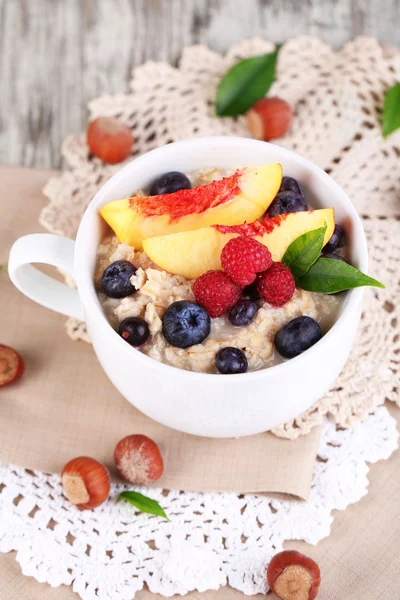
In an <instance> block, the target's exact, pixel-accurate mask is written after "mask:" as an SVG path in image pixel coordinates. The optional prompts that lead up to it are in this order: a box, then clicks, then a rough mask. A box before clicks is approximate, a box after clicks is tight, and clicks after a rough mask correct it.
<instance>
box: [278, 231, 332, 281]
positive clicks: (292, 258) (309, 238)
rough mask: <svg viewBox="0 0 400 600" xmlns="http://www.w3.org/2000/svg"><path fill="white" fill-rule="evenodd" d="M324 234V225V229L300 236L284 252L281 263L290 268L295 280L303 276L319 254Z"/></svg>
mask: <svg viewBox="0 0 400 600" xmlns="http://www.w3.org/2000/svg"><path fill="white" fill-rule="evenodd" d="M325 233H326V223H325V225H324V227H320V228H319V229H314V230H313V231H308V232H307V233H303V235H300V236H299V237H298V238H297V239H295V240H294V242H292V243H291V244H290V246H289V247H288V249H287V250H286V252H285V254H284V256H283V258H282V262H283V264H284V265H286V266H287V267H289V268H290V270H291V271H292V275H293V277H294V278H295V279H298V278H299V277H301V276H302V275H305V274H306V273H307V271H308V270H309V268H310V267H311V266H312V265H313V264H314V263H315V261H316V260H317V258H318V257H319V255H320V254H321V248H322V247H323V245H324V238H325Z"/></svg>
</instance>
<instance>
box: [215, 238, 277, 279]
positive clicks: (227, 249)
mask: <svg viewBox="0 0 400 600" xmlns="http://www.w3.org/2000/svg"><path fill="white" fill-rule="evenodd" d="M221 264H222V267H223V269H224V270H225V271H226V273H227V274H228V275H229V277H230V278H231V279H232V281H234V282H235V283H237V285H240V287H242V288H244V287H246V286H247V285H250V283H253V281H255V278H256V275H257V273H261V272H262V271H265V270H266V269H268V268H269V267H270V266H271V264H272V258H271V253H270V251H269V250H268V248H267V247H266V246H264V245H263V244H260V242H258V241H257V240H255V239H253V238H250V237H245V236H240V237H237V238H233V239H232V240H229V242H228V243H227V244H226V246H224V248H223V250H222V253H221Z"/></svg>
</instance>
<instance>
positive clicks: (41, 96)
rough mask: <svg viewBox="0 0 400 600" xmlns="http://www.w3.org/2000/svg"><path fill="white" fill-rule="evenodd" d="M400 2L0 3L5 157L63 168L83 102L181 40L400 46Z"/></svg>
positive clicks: (174, 56) (117, 85)
mask: <svg viewBox="0 0 400 600" xmlns="http://www.w3.org/2000/svg"><path fill="white" fill-rule="evenodd" d="M399 22H400V0H386V1H385V3H384V10H382V4H381V3H378V2H376V1H375V0H308V1H307V2H306V1H302V0H0V162H2V163H10V164H24V165H28V166H36V167H54V166H58V165H59V160H60V159H59V147H60V144H61V141H62V140H63V138H64V137H65V136H66V135H67V134H69V133H71V132H77V131H79V130H81V129H82V127H84V124H85V121H86V117H87V113H86V103H87V101H88V100H90V99H91V98H93V97H95V96H97V95H99V94H100V93H113V92H117V91H121V90H124V89H126V87H127V83H128V80H129V74H130V72H131V69H132V67H133V66H135V65H138V64H140V63H142V62H143V61H145V60H149V59H153V60H164V61H171V62H173V63H175V62H176V61H177V60H178V58H179V55H180V53H181V50H182V48H183V47H184V46H186V45H189V44H192V43H205V44H208V45H210V47H212V48H214V49H216V50H218V51H225V50H226V49H227V48H228V47H229V46H230V45H231V44H233V43H234V42H236V41H238V40H240V39H243V38H246V37H252V36H254V35H261V36H264V37H266V38H269V39H272V40H274V41H284V40H286V39H288V38H289V37H291V36H294V35H298V34H304V33H309V34H312V35H317V36H320V37H321V38H323V39H324V40H326V41H327V42H329V43H330V44H332V45H333V46H335V47H340V46H341V45H343V43H345V42H346V41H348V40H350V39H352V38H353V37H354V36H356V35H359V34H363V33H364V34H368V35H375V36H376V37H378V39H379V40H380V41H382V42H384V43H387V44H393V45H399V44H400V34H399V33H398V32H399V27H398V25H399Z"/></svg>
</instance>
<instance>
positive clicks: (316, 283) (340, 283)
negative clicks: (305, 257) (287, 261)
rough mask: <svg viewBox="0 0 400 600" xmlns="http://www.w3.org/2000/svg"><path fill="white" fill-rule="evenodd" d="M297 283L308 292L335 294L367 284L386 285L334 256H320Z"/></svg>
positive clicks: (382, 286) (381, 286) (380, 286)
mask: <svg viewBox="0 0 400 600" xmlns="http://www.w3.org/2000/svg"><path fill="white" fill-rule="evenodd" d="M296 284H297V286H298V287H300V288H301V289H303V290H307V291H308V292H320V293H322V294H333V293H334V292H342V291H343V290H349V289H351V288H356V287H362V286H365V285H371V286H374V287H379V288H384V287H385V286H384V285H383V283H380V281H377V280H376V279H373V278H372V277H368V275H364V273H361V271H359V270H358V269H356V267H352V266H351V265H349V264H347V263H346V262H344V261H342V260H336V259H334V258H319V259H318V260H317V261H316V262H315V263H314V264H313V266H312V267H311V268H310V270H309V271H308V272H307V273H306V274H305V275H303V276H302V277H299V278H298V279H296Z"/></svg>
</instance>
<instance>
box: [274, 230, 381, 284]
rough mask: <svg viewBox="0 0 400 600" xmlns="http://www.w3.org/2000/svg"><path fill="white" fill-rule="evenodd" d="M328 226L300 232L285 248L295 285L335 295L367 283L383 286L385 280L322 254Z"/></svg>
mask: <svg viewBox="0 0 400 600" xmlns="http://www.w3.org/2000/svg"><path fill="white" fill-rule="evenodd" d="M326 227H327V226H326V224H325V227H320V228H319V229H313V230H312V231H308V232H307V233H304V234H303V235H300V236H299V237H298V238H296V239H295V240H294V241H293V242H292V243H291V244H290V246H289V247H288V249H287V250H286V252H285V254H284V256H283V258H282V262H283V263H284V264H285V265H286V266H287V267H289V269H290V270H291V271H292V274H293V277H294V278H295V280H296V285H297V286H298V287H299V288H301V289H302V290H307V291H308V292H319V293H320V294H333V293H335V292H342V291H344V290H349V289H351V288H356V287H362V286H366V285H369V286H374V287H379V288H384V287H385V286H384V285H383V283H381V282H380V281H377V280H376V279H374V278H373V277H369V276H368V275H365V274H364V273H362V272H361V271H359V270H358V269H357V268H356V267H353V266H351V265H349V264H348V263H346V262H345V261H342V260H335V259H332V258H324V257H323V256H322V257H321V256H320V254H321V250H322V248H323V246H324V238H325V234H326Z"/></svg>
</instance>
